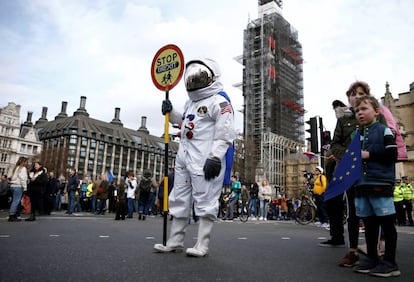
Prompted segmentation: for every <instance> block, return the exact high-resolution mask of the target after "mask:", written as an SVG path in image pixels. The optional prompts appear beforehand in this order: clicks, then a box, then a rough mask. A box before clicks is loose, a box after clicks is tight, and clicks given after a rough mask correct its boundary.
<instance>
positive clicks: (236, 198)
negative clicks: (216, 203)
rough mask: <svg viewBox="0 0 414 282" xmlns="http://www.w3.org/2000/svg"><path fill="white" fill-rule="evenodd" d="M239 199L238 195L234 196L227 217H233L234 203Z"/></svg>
mask: <svg viewBox="0 0 414 282" xmlns="http://www.w3.org/2000/svg"><path fill="white" fill-rule="evenodd" d="M238 200H239V198H238V197H234V198H232V199H231V200H230V203H229V206H228V207H227V212H226V218H228V219H233V212H234V205H235V204H236V203H237V201H238Z"/></svg>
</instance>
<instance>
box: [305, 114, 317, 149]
mask: <svg viewBox="0 0 414 282" xmlns="http://www.w3.org/2000/svg"><path fill="white" fill-rule="evenodd" d="M306 123H307V124H309V125H310V128H309V129H306V132H309V133H310V137H308V138H306V140H307V141H309V142H310V149H311V152H313V153H315V154H317V153H318V152H319V150H318V122H317V120H316V117H312V118H310V119H309V120H308V121H306Z"/></svg>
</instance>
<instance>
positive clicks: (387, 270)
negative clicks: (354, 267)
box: [369, 260, 401, 277]
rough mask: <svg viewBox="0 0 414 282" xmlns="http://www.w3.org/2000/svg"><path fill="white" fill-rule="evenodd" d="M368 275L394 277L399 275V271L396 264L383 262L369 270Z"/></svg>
mask: <svg viewBox="0 0 414 282" xmlns="http://www.w3.org/2000/svg"><path fill="white" fill-rule="evenodd" d="M369 274H370V275H373V276H379V277H396V276H400V275H401V271H400V270H399V269H398V266H397V264H396V263H391V262H389V261H386V260H383V261H381V262H380V263H379V264H378V265H377V266H376V267H375V268H373V269H371V271H370V272H369Z"/></svg>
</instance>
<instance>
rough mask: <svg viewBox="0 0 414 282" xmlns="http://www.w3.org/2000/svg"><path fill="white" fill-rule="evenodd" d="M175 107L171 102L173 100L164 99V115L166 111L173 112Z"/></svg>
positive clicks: (162, 110)
mask: <svg viewBox="0 0 414 282" xmlns="http://www.w3.org/2000/svg"><path fill="white" fill-rule="evenodd" d="M172 109H173V106H172V104H171V101H170V100H169V99H167V100H164V101H162V107H161V112H162V114H163V115H165V114H166V113H169V112H171V111H172Z"/></svg>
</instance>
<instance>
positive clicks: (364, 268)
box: [353, 257, 378, 273]
mask: <svg viewBox="0 0 414 282" xmlns="http://www.w3.org/2000/svg"><path fill="white" fill-rule="evenodd" d="M377 265H378V262H377V261H375V260H373V259H370V258H369V257H365V258H364V259H361V260H360V261H359V264H358V265H357V266H354V268H353V269H354V271H355V272H359V273H370V271H371V269H374V268H375V267H376V266H377Z"/></svg>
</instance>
